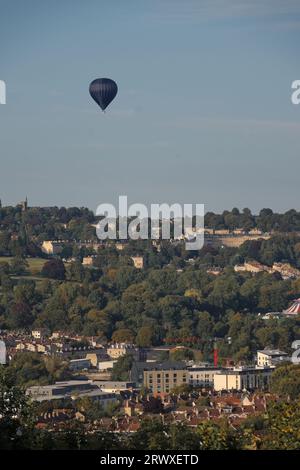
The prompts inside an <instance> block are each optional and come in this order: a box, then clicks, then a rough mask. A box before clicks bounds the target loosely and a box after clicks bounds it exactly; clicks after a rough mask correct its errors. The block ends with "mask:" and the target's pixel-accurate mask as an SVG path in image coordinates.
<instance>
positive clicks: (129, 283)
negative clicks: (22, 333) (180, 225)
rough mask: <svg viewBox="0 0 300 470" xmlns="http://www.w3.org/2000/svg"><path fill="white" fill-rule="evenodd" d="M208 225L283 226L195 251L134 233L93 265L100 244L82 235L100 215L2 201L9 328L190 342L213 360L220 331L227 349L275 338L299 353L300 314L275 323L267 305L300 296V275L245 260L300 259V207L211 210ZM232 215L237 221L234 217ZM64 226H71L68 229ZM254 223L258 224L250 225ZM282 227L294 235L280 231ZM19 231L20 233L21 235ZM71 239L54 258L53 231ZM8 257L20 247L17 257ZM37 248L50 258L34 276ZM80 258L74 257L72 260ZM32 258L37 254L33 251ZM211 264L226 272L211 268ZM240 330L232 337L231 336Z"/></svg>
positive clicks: (227, 353) (1, 274)
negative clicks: (246, 267) (235, 244)
mask: <svg viewBox="0 0 300 470" xmlns="http://www.w3.org/2000/svg"><path fill="white" fill-rule="evenodd" d="M206 219H207V224H208V225H214V226H218V227H221V226H222V227H230V228H232V227H237V226H243V227H245V226H246V225H247V224H246V221H248V222H249V223H250V220H252V222H253V224H254V225H253V226H256V227H259V228H261V229H264V230H274V234H273V235H272V237H271V238H270V239H269V240H255V241H248V242H246V243H244V244H243V245H241V246H240V247H239V248H226V247H222V248H212V247H210V246H204V248H202V250H200V251H197V252H192V251H186V250H185V246H184V243H183V242H178V243H174V242H173V243H172V242H168V241H163V242H162V243H161V249H160V251H157V249H156V247H155V246H153V245H152V243H151V241H131V242H129V243H128V246H127V247H126V248H125V249H124V250H122V251H118V250H116V248H115V246H114V244H113V243H111V244H110V245H108V246H106V247H105V248H102V249H100V250H99V251H98V255H97V258H96V260H95V266H94V267H93V268H90V267H84V266H83V265H82V263H81V261H82V257H83V256H85V255H88V254H90V253H91V251H90V249H87V248H78V245H77V244H76V243H75V242H74V240H77V239H86V238H89V239H90V238H92V237H93V236H95V234H94V231H95V229H94V227H92V226H91V225H90V224H91V223H93V222H95V218H94V216H93V214H92V212H90V211H88V210H87V209H77V208H71V209H65V208H61V209H58V208H39V209H38V208H32V209H30V208H29V209H28V210H27V211H25V212H24V211H23V212H22V211H21V210H20V209H19V208H12V207H8V208H1V209H0V227H1V232H0V255H2V258H1V262H0V289H1V290H0V328H1V329H24V330H30V329H31V328H32V327H42V326H45V327H48V328H49V329H50V331H53V330H58V329H61V330H67V331H70V332H74V333H78V334H83V335H88V336H91V335H93V336H98V337H100V338H102V339H103V341H111V340H114V341H134V342H135V343H136V344H137V345H139V346H141V347H149V346H154V345H158V344H174V343H180V344H184V345H186V346H190V345H191V343H192V344H193V348H194V349H197V350H198V351H200V353H201V354H202V358H203V359H206V360H207V359H210V354H211V349H212V346H211V339H212V338H213V337H215V336H216V337H218V338H220V345H219V346H220V354H221V357H232V358H233V359H235V360H247V361H249V360H251V359H252V358H253V354H254V352H255V351H256V350H257V349H260V348H264V347H265V346H270V347H276V348H280V349H283V350H287V351H289V348H290V345H291V342H292V341H293V340H294V339H297V338H298V337H299V332H300V321H299V320H297V319H273V320H268V321H265V320H263V319H262V318H261V317H259V316H258V315H257V314H258V313H259V312H268V311H281V310H282V309H285V308H286V307H287V306H288V305H289V302H290V300H292V299H294V298H296V297H298V296H299V295H300V280H282V278H281V277H280V275H279V274H268V273H259V274H256V275H252V274H250V273H236V272H235V271H234V270H233V266H234V265H235V264H237V263H242V262H243V261H245V260H249V259H251V260H258V261H260V262H262V263H264V264H267V265H270V266H271V265H272V263H273V262H274V261H287V262H289V263H291V264H292V265H293V266H295V267H300V237H299V236H298V234H297V233H295V232H292V230H295V231H296V230H298V220H299V228H300V214H299V213H297V212H296V211H289V212H287V213H286V214H282V215H278V214H273V213H272V211H271V210H269V209H264V210H262V211H261V212H260V214H259V215H258V216H252V214H251V212H250V211H248V210H246V209H245V210H244V211H243V212H242V213H240V212H239V211H238V210H237V209H233V210H232V211H231V212H224V213H223V214H222V215H215V214H207V215H206ZM230 221H231V222H230ZM62 224H66V225H64V227H67V228H63V226H62ZM248 228H250V227H249V226H248ZM279 228H282V230H283V229H285V230H286V231H287V232H288V231H291V233H278V232H277V230H278V229H279ZM12 233H17V234H18V235H19V237H14V238H12V237H11V234H12ZM63 237H65V238H67V239H68V240H73V242H71V241H70V242H69V243H66V244H65V248H64V250H63V252H62V253H61V254H60V256H59V257H55V258H53V259H46V257H45V256H44V255H42V254H41V252H40V245H39V243H40V241H42V240H43V239H51V238H52V239H53V238H63ZM137 254H138V255H142V256H143V257H144V261H145V268H144V269H142V270H141V269H136V268H135V267H134V266H133V262H132V260H131V256H132V255H137ZM5 255H10V256H11V258H9V262H8V261H6V258H5ZM28 256H30V257H32V256H44V257H45V263H44V264H43V267H42V269H41V271H40V272H39V273H38V274H37V275H36V276H30V270H29V264H28V262H29V258H28ZM68 256H72V257H73V259H74V261H73V262H72V263H68V264H66V263H63V261H62V259H65V258H67V257H68ZM30 259H32V258H30ZM210 266H219V267H222V268H224V269H223V272H222V274H220V275H219V276H215V275H212V274H208V273H207V268H208V267H210ZM227 337H231V338H232V341H231V344H228V342H227V341H226V338H227Z"/></svg>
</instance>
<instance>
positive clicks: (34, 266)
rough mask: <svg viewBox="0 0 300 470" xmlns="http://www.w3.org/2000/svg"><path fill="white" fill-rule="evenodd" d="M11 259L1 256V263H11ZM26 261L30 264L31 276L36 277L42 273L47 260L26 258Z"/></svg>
mask: <svg viewBox="0 0 300 470" xmlns="http://www.w3.org/2000/svg"><path fill="white" fill-rule="evenodd" d="M11 259H12V258H11V257H10V256H0V263H9V262H10V261H11ZM26 261H27V263H28V264H29V274H31V275H32V276H36V275H38V274H40V273H41V270H42V267H43V266H44V264H45V263H46V261H47V260H46V259H43V258H26Z"/></svg>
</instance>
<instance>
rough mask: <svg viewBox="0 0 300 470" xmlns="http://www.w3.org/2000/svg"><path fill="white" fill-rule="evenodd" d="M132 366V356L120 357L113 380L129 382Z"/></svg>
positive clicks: (114, 369)
mask: <svg viewBox="0 0 300 470" xmlns="http://www.w3.org/2000/svg"><path fill="white" fill-rule="evenodd" d="M132 364H133V357H132V356H131V355H130V354H126V355H125V356H121V357H119V358H118V359H117V362H116V363H115V364H114V366H113V369H112V373H111V378H112V380H124V381H126V380H129V376H130V370H131V367H132Z"/></svg>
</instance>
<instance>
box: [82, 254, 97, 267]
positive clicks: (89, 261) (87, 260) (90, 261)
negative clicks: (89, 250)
mask: <svg viewBox="0 0 300 470" xmlns="http://www.w3.org/2000/svg"><path fill="white" fill-rule="evenodd" d="M95 259H96V256H84V257H83V258H82V264H83V266H94V263H95Z"/></svg>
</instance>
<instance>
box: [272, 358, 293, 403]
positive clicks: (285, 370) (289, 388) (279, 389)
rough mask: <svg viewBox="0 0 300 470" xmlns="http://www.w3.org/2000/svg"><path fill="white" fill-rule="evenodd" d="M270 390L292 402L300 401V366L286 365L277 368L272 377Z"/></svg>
mask: <svg viewBox="0 0 300 470" xmlns="http://www.w3.org/2000/svg"><path fill="white" fill-rule="evenodd" d="M270 389H271V391H272V392H273V393H276V394H278V395H280V396H283V397H288V398H289V399H291V400H296V399H300V365H298V364H284V365H281V366H279V367H277V368H276V370H275V371H274V372H273V374H272V377H271V384H270Z"/></svg>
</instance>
